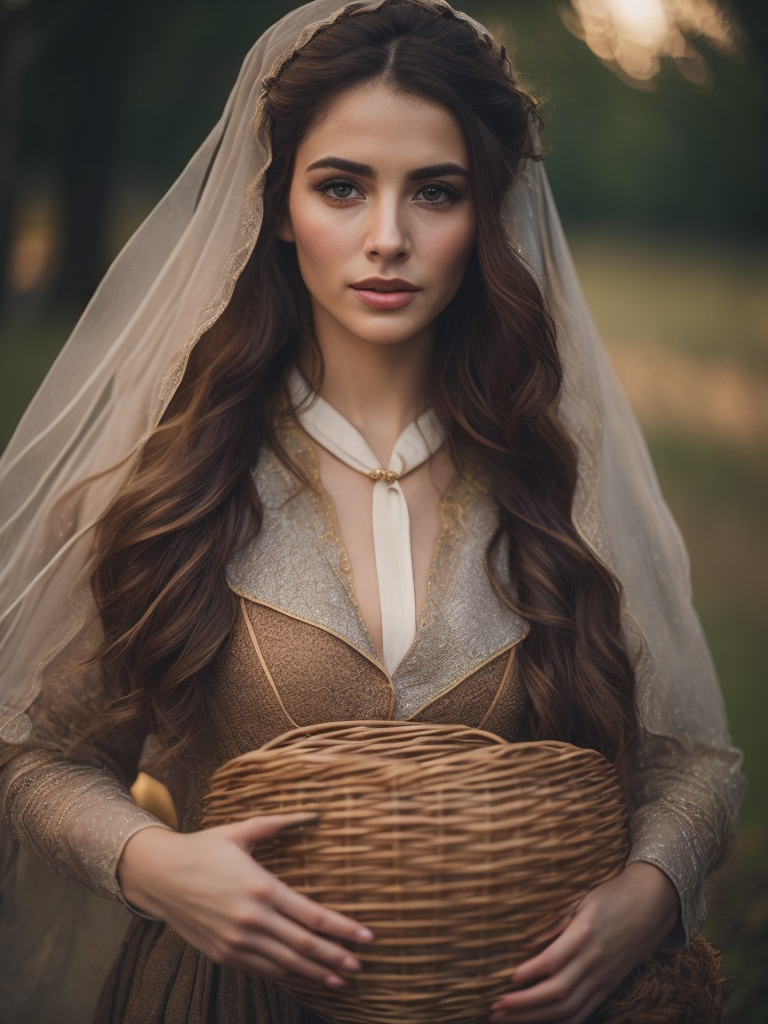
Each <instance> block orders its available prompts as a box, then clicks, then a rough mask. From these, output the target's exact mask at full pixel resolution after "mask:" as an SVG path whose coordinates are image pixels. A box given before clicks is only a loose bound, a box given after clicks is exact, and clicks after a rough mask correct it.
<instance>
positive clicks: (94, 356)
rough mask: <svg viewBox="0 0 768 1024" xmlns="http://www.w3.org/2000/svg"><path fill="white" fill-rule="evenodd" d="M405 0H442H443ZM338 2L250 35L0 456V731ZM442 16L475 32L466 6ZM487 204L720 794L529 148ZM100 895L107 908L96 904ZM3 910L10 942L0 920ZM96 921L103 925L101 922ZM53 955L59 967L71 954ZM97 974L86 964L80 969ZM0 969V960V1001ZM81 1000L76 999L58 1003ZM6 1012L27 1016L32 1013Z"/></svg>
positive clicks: (619, 557)
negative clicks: (561, 371) (174, 177)
mask: <svg viewBox="0 0 768 1024" xmlns="http://www.w3.org/2000/svg"><path fill="white" fill-rule="evenodd" d="M382 2H386V0H359V2H357V3H353V4H350V5H348V7H350V8H355V9H356V10H357V11H360V12H365V11H366V10H370V9H372V8H375V7H377V6H379V5H380V3H382ZM420 2H423V3H424V4H425V5H426V6H430V7H434V6H437V7H443V8H447V5H446V4H444V3H442V0H420ZM345 9H346V8H344V7H340V5H339V4H338V0H314V2H313V3H309V4H307V5H306V6H304V7H301V8H299V9H298V10H296V11H293V12H292V13H290V14H288V15H287V16H286V17H285V18H283V19H282V20H281V21H279V22H278V23H277V24H275V25H274V26H272V28H270V29H269V30H268V31H267V32H266V33H265V34H264V35H263V36H262V37H261V38H260V39H259V40H258V42H257V43H256V44H255V45H254V47H253V48H252V49H251V51H250V52H249V54H248V55H247V57H246V59H245V62H244V64H243V67H242V69H241V72H240V74H239V77H238V79H237V82H236V84H235V86H234V88H233V90H232V93H231V95H230V97H229V100H228V102H227V105H226V107H225V109H224V113H223V115H222V118H221V120H220V122H219V123H218V124H217V125H216V127H215V128H214V129H213V131H212V132H211V134H210V135H209V137H208V138H207V139H206V140H205V142H204V143H203V145H202V146H201V148H200V149H199V150H198V152H197V153H196V154H195V156H194V157H193V158H192V160H191V161H190V163H189V164H188V166H187V167H186V168H185V170H184V171H183V173H182V174H181V176H180V177H179V179H178V181H177V182H176V183H175V184H174V186H173V187H172V188H171V189H170V191H169V192H168V193H167V195H166V196H165V197H164V198H163V200H162V201H161V202H160V203H159V204H158V206H157V207H156V208H155V209H154V210H153V211H152V213H151V214H150V215H149V217H148V218H147V219H146V221H145V222H144V223H143V224H142V226H141V227H140V228H139V229H138V231H137V232H136V233H135V234H134V236H133V237H132V238H131V239H130V241H129V242H128V243H127V245H126V246H125V248H124V249H123V251H122V252H121V253H120V255H119V256H118V258H117V259H116V260H115V262H114V264H113V265H112V267H111V268H110V270H109V272H108V273H107V275H106V277H105V278H104V281H103V282H102V284H101V285H100V287H99V289H98V290H97V292H96V294H95V295H94V297H93V299H92V300H91V302H90V304H89V305H88V307H87V309H86V310H85V312H84V313H83V315H82V317H81V319H80V321H79V323H78V324H77V326H76V327H75V329H74V331H73V332H72V335H71V337H70V339H69V341H68V342H67V344H66V346H65V347H64V349H63V351H62V352H61V355H60V356H59V358H58V359H57V361H56V363H55V364H54V366H53V368H52V369H51V371H50V373H49V374H48V376H47V377H46V379H45V381H44V383H43V385H42V386H41V388H40V390H39V392H38V394H37V395H36V397H35V398H34V400H33V401H32V403H31V404H30V406H29V409H28V410H27V412H26V414H25V416H24V418H23V419H22V421H21V423H20V424H19V427H18V429H17V431H16V433H15V435H14V437H13V439H12V440H11V442H10V444H9V445H8V448H7V449H6V451H5V453H4V455H3V457H2V459H1V460H0V551H1V552H2V558H0V680H1V682H0V740H2V741H4V742H6V743H9V744H17V743H22V742H25V741H26V740H28V739H30V738H31V737H30V720H29V718H28V716H27V714H26V712H27V710H28V708H29V707H30V705H31V703H32V702H33V701H34V700H35V698H36V696H37V695H38V694H39V693H40V691H41V690H42V689H44V688H45V687H49V686H50V687H57V686H65V685H67V671H68V669H67V666H68V665H70V664H72V663H73V661H74V660H76V657H75V658H73V655H75V656H77V655H78V654H80V653H84V652H85V651H87V650H88V649H89V645H90V644H92V638H91V636H90V633H91V629H92V620H93V603H92V599H91V596H90V592H89V588H88V561H89V554H90V546H91V543H92V537H93V528H94V524H95V523H96V521H97V520H98V518H99V516H100V515H101V513H102V512H103V511H104V509H105V508H106V506H107V505H108V503H109V502H110V500H111V498H112V497H113V495H114V494H115V493H116V492H117V491H118V489H119V488H120V486H121V484H122V482H123V481H124V479H125V477H126V475H127V473H128V472H129V470H130V468H131V466H132V464H133V462H134V460H135V458H136V455H137V453H138V452H140V450H141V447H142V445H143V444H144V443H145V441H146V439H147V437H148V435H149V433H150V432H151V430H152V429H153V427H154V426H155V425H156V423H157V422H158V420H159V418H160V416H161V414H162V412H163V410H164V408H165V407H166V405H167V403H168V401H169V399H170V397H171V396H172V394H173V392H174V389H175V388H176V386H177V385H178V383H179V381H180V379H181V375H182V373H183V369H184V365H185V361H186V358H187V356H188V354H189V352H190V350H191V348H192V347H193V346H194V344H195V342H196V341H197V339H198V338H199V337H200V336H201V334H202V333H203V332H204V331H205V330H206V328H207V327H209V326H210V325H211V324H212V323H213V322H214V321H215V320H216V318H217V317H218V316H219V315H220V314H221V312H222V310H223V309H224V307H225V306H226V304H227V302H228V300H229V297H230V296H231V293H232V289H233V287H234V284H235V281H236V280H237V277H238V275H239V273H240V272H241V271H242V269H243V267H244V265H245V263H246V261H247V259H248V257H249V256H250V254H251V252H252V250H253V247H254V244H255V242H256V239H257V236H258V232H259V227H260V223H261V190H262V182H263V176H264V173H265V170H266V167H267V164H268V161H269V152H268V138H267V135H266V132H265V130H264V124H263V121H262V105H261V94H262V83H263V81H264V79H265V78H267V77H268V76H270V75H272V74H274V73H275V72H276V71H277V70H278V68H279V67H280V65H281V63H282V62H283V61H284V60H285V59H286V58H287V57H288V56H289V55H290V54H291V53H292V52H293V51H294V50H295V49H297V48H300V47H301V46H302V45H303V44H304V43H305V42H306V41H307V40H308V39H310V38H311V37H312V35H313V34H314V32H315V31H316V30H317V29H318V28H319V27H320V26H321V25H323V24H327V23H328V22H329V21H332V20H334V18H335V17H337V16H338V15H339V14H340V13H341V11H342V10H345ZM447 9H448V10H450V8H447ZM456 16H457V17H461V18H465V19H466V20H467V21H470V22H471V24H472V25H473V26H474V27H475V28H476V30H477V31H478V32H479V33H481V34H482V35H484V36H485V35H486V33H485V30H484V29H483V28H482V26H480V25H478V24H477V23H476V22H473V21H471V19H469V18H466V16H465V15H461V14H457V15H456ZM504 220H505V223H506V225H507V230H508V234H509V239H510V242H511V244H513V245H515V247H516V248H517V249H518V251H520V252H521V254H522V255H523V256H524V258H525V259H526V260H527V261H528V263H529V264H530V266H531V267H532V269H533V270H534V272H535V274H536V276H537V278H538V280H539V282H540V284H541V287H542V289H543V291H544V294H545V296H546V298H547V301H548V303H549V305H550V308H551V310H552V312H553V313H554V316H555V319H556V321H557V325H558V331H559V344H560V349H561V355H562V359H563V363H564V368H565V386H564V390H563V394H562V398H561V401H560V406H559V415H560V416H561V418H562V420H563V422H564V423H565V425H566V426H567V427H568V428H569V430H570V431H571V434H572V436H573V437H574V439H575V441H576V443H577V446H578V450H579V484H578V489H577V496H576V502H575V506H574V521H575V523H576V526H577V528H578V530H579V531H580V533H581V534H582V536H583V537H584V538H585V540H586V541H587V542H588V543H589V545H590V546H591V547H592V548H593V549H594V551H595V552H596V553H597V554H598V556H599V557H600V558H601V559H602V560H603V561H604V562H605V563H606V564H607V565H608V566H610V568H611V569H612V570H613V572H614V573H615V574H616V576H617V577H618V578H619V580H620V581H621V584H622V587H623V592H624V605H623V609H624V624H625V632H626V636H627V640H628V644H629V646H630V651H631V655H632V658H633V662H634V664H635V668H636V672H637V680H638V705H639V711H640V717H641V723H642V726H643V727H644V729H645V730H646V731H647V732H648V733H651V734H655V735H657V736H666V737H670V738H672V739H673V740H674V742H675V743H679V744H681V745H682V746H683V747H684V748H685V749H686V750H688V751H695V750H697V749H701V748H711V749H715V750H718V751H720V752H721V754H720V766H721V774H722V778H721V780H720V784H719V790H720V796H721V799H722V801H723V802H724V803H725V804H728V805H730V806H732V807H733V806H735V805H736V804H737V802H738V798H739V794H740V787H741V783H740V776H739V773H738V756H737V753H736V752H735V751H733V749H732V748H731V747H730V740H729V738H728V734H727V729H726V723H725V717H724V712H723V707H722V701H721V697H720V693H719V688H718V684H717V679H716V676H715V672H714V668H713V665H712V662H711V659H710V656H709V653H708V650H707V647H706V644H705V642H704V640H703V637H702V634H701V629H700V626H699V623H698V620H697V618H696V616H695V613H694V611H693V609H692V606H691V595H690V583H689V569H688V562H687V557H686V553H685V549H684V546H683V543H682V541H681V538H680V536H679V533H678V531H677V529H676V527H675V525H674V523H673V522H672V519H671V517H670V515H669V512H668V510H667V508H666V505H665V504H664V501H663V499H662V497H661V495H660V492H659V488H658V485H657V482H656V478H655V475H654V472H653V469H652V467H651V464H650V460H649V457H648V453H647V450H646V447H645V444H644V442H643V440H642V437H641V435H640V432H639V430H638V427H637V425H636V423H635V420H634V418H633V416H632V413H631V411H630V410H629V408H628V406H627V403H626V401H625V399H624V397H623V395H622V393H621V391H620V389H619V387H618V385H617V383H616V381H615V379H614V376H613V373H612V371H611V369H610V366H609V364H608V362H607V358H606V356H605V353H604V351H603V349H602V346H601V343H600V340H599V338H598V335H597V332H596V330H595V327H594V324H593V321H592V319H591V317H590V314H589V312H588V310H587V308H586V305H585V302H584V299H583V296H582V293H581V289H580V287H579V283H578V279H577V276H576V273H575V270H574V268H573V264H572V262H571V259H570V255H569V252H568V248H567V245H566V242H565V240H564V238H563V235H562V230H561V227H560V222H559V219H558V216H557V211H556V209H555V206H554V202H553V200H552V197H551V194H550V191H549V187H548V184H547V181H546V176H545V172H544V169H543V167H542V166H541V164H539V163H528V164H527V166H526V167H525V168H524V169H523V172H522V174H521V178H520V181H519V182H518V183H516V185H515V187H514V188H513V189H512V190H511V192H510V194H509V196H508V198H507V200H506V205H505V210H504ZM5 838H6V840H7V839H8V837H7V836H6V837H5ZM14 865H15V867H14ZM30 871H32V872H34V871H35V869H34V868H32V867H30V866H29V865H28V864H27V862H26V859H21V860H19V861H16V860H15V859H14V857H13V855H12V848H11V845H10V844H9V843H8V842H6V843H5V844H4V848H3V856H2V857H0V885H1V886H2V894H3V898H4V904H3V906H2V908H0V955H3V954H4V952H5V951H6V950H11V951H13V950H16V951H18V950H20V949H25V948H26V949H28V950H31V949H32V948H36V949H37V954H36V958H35V957H32V959H31V961H30V959H29V957H28V958H27V959H26V961H25V964H26V966H25V972H27V973H28V979H27V980H31V979H32V977H33V976H40V975H41V973H45V972H47V973H48V978H49V980H50V978H51V977H52V976H56V975H57V974H58V975H59V976H61V972H62V971H63V970H64V966H62V963H61V962H58V968H56V967H55V966H54V965H53V963H52V961H50V960H46V957H47V956H49V955H51V954H52V953H53V955H54V958H55V957H58V961H61V948H62V947H61V944H62V943H64V944H67V946H68V948H69V944H70V942H71V940H70V939H67V938H66V936H65V930H62V929H64V926H63V925H62V929H60V930H59V931H56V932H55V934H56V935H57V944H58V953H56V952H55V951H52V950H51V949H50V948H48V947H45V946H44V945H43V946H39V947H33V944H32V942H31V941H30V940H28V939H27V938H25V937H24V934H23V933H24V922H25V920H28V919H27V918H26V917H25V915H24V914H23V913H21V912H20V911H19V910H18V906H19V904H17V903H15V902H14V901H13V900H12V899H11V900H9V896H8V894H9V892H10V886H11V881H12V877H13V875H14V873H15V872H21V873H23V874H25V875H26V874H28V873H29V872H30ZM3 872H4V875H5V877H4V878H3V876H2V875H3ZM30 884H37V883H30ZM62 884H63V883H62ZM69 888H70V889H71V888H72V887H69ZM75 892H77V891H76V890H75ZM78 901H79V902H78ZM89 901H91V902H92V903H98V901H95V900H93V899H92V898H91V897H89V896H87V894H82V895H80V894H78V895H72V896H71V898H70V900H69V902H67V900H66V899H64V900H63V902H62V904H61V905H60V907H59V913H58V915H57V921H65V920H66V918H67V915H69V925H70V926H71V928H72V929H75V930H76V929H77V928H78V927H82V920H81V919H80V918H79V917H78V914H86V918H87V921H88V924H87V929H88V931H89V932H91V933H92V934H96V935H98V934H99V928H101V927H102V925H100V924H99V923H98V920H101V917H100V915H99V914H98V912H97V911H93V912H91V911H90V910H88V911H87V912H86V911H84V910H76V907H78V906H85V905H86V904H87V905H88V906H90V903H89ZM14 907H15V908H17V909H15V910H14ZM104 908H105V909H104V915H106V916H111V917H112V918H113V919H115V914H114V911H115V908H114V907H111V906H110V905H108V904H104ZM119 914H120V912H118V918H117V919H116V921H117V923H116V926H115V927H112V932H113V939H112V940H110V941H113V942H114V941H116V940H115V939H114V934H115V933H116V928H117V929H119V927H120V926H121V921H120V919H119ZM9 915H10V917H9ZM9 921H12V922H13V928H14V932H13V936H12V937H11V940H10V944H8V942H7V941H6V940H5V939H4V938H3V935H2V929H3V928H6V929H7V926H8V924H9ZM58 927H59V925H58V924H57V928H58ZM103 927H104V929H105V931H104V934H105V935H106V933H107V931H108V930H109V926H108V925H104V926H103ZM7 934H9V933H8V932H7V931H6V935H7ZM26 942H29V944H28V945H25V943H26ZM48 945H49V946H51V944H50V943H49V944H48ZM106 945H107V946H108V945H109V942H108V941H107V942H106ZM30 956H31V953H30ZM17 959H18V957H17ZM35 960H36V962H35ZM9 963H11V961H8V960H6V967H5V970H6V972H8V971H10V970H11V968H10V967H9V966H8V965H9ZM67 970H73V968H72V966H71V963H70V967H69V968H67ZM88 973H89V971H88V969H87V965H86V974H88ZM90 973H94V972H93V971H90ZM95 973H96V974H98V971H96V972H95ZM17 978H18V976H17ZM100 980H101V979H100V978H99V977H96V978H94V979H93V984H94V985H96V987H98V984H100ZM6 985H8V986H9V988H8V989H6V988H5V986H6ZM11 987H14V988H15V981H14V979H12V980H11V983H9V982H6V981H5V980H4V979H0V997H3V1001H4V1002H5V999H4V997H5V995H6V991H10V988H11ZM5 1005H6V1006H10V1005H11V1004H10V1003H8V1002H5ZM8 1012H9V1013H11V1012H12V1011H10V1010H9V1011H8ZM40 1012H41V1016H40V1018H39V1019H40V1020H43V1019H46V1017H45V1013H46V1011H45V1010H44V1009H43V1010H41V1011H40ZM84 1016H85V1015H84V1014H83V1012H82V1006H81V1007H80V1012H79V1015H77V1013H76V1014H75V1015H74V1016H73V1017H72V1018H71V1019H72V1021H81V1020H83V1019H84ZM54 1018H55V1019H57V1020H59V1021H60V1022H61V1024H65V1022H66V1020H67V1018H66V1017H65V1016H62V1015H60V1014H51V1016H50V1017H49V1018H47V1019H54ZM2 1019H5V1018H2ZM11 1019H13V1020H18V1019H20V1018H19V1016H18V1014H15V1015H13V1016H9V1017H8V1020H9V1021H10V1020H11ZM24 1019H25V1020H28V1021H30V1024H31V1021H32V1020H33V1019H34V1018H32V1017H25V1018H24Z"/></svg>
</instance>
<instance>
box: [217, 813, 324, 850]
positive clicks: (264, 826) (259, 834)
mask: <svg viewBox="0 0 768 1024" xmlns="http://www.w3.org/2000/svg"><path fill="white" fill-rule="evenodd" d="M317 819H318V815H317V814H312V813H298V814H269V815H260V816H259V817H255V818H246V819H245V821H238V822H235V823H234V824H233V825H220V826H219V830H220V831H221V832H222V833H223V834H224V835H226V836H228V838H230V839H231V840H232V841H233V842H235V843H237V845H238V846H240V847H242V849H244V850H245V851H246V852H247V853H250V852H251V850H252V849H253V847H254V846H256V844H257V843H263V842H264V840H265V839H271V838H272V837H273V836H276V835H277V833H278V832H282V831H283V830H284V829H286V828H298V827H299V826H301V825H309V824H310V823H311V822H313V821H317Z"/></svg>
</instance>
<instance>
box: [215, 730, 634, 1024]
mask: <svg viewBox="0 0 768 1024" xmlns="http://www.w3.org/2000/svg"><path fill="white" fill-rule="evenodd" d="M293 811H319V812H320V818H319V820H318V821H317V823H313V824H311V825H309V826H307V827H305V828H303V829H299V830H291V831H290V832H288V833H286V834H284V835H283V836H281V837H279V838H278V839H277V840H275V841H273V842H272V843H270V844H268V845H265V846H264V847H262V848H260V850H259V854H258V856H259V862H260V863H261V864H263V865H264V866H265V867H266V868H268V869H269V870H271V871H273V872H274V873H275V874H276V875H278V877H280V878H281V879H283V881H285V882H287V883H288V884H289V885H291V886H293V887H294V888H296V889H297V890H298V891H300V892H303V893H305V894H306V895H308V896H311V897H312V898H314V899H316V900H318V901H319V902H320V903H322V904H324V905H326V906H329V907H333V908H334V909H336V910H339V911H341V912H343V913H347V914H349V915H351V916H353V917H354V918H355V920H357V921H359V922H360V923H361V924H364V925H366V926H368V927H369V928H371V929H372V931H373V932H374V934H375V936H376V939H375V941H374V942H373V943H372V944H371V945H370V946H368V945H361V946H359V947H357V948H356V950H355V952H356V953H357V955H358V956H359V958H360V960H361V961H362V964H363V970H362V971H361V973H360V975H359V976H357V977H356V978H355V979H354V980H353V981H352V982H351V984H350V985H349V986H348V987H347V988H346V989H344V990H341V991H330V990H329V989H326V988H324V987H322V986H320V985H315V984H313V983H311V982H308V981H304V980H295V981H291V982H290V983H289V984H288V985H287V986H286V987H288V988H290V989H291V991H293V992H294V993H295V994H296V996H297V998H298V999H299V1000H300V1002H302V1003H303V1004H305V1005H306V1006H309V1007H311V1008H313V1009H315V1010H317V1011H318V1012H320V1013H322V1014H324V1015H326V1016H329V1017H330V1018H332V1019H333V1020H334V1021H339V1022H341V1021H347V1022H359V1024H432V1022H434V1021H440V1022H441V1024H461V1022H476V1021H478V1020H480V1019H484V1018H486V1017H487V1014H488V1008H489V1006H490V1004H491V1003H492V1002H493V1001H494V999H495V998H497V997H498V996H500V995H502V994H503V993H504V992H506V991H508V990H509V980H510V970H511V968H513V967H514V966H515V965H516V964H518V963H520V962H521V961H523V960H524V959H527V958H528V957H530V956H531V955H532V954H533V952H535V951H536V950H537V949H538V948H540V947H541V946H542V945H543V944H544V943H545V942H546V941H547V940H548V939H551V937H552V936H553V935H554V934H556V933H557V932H558V931H559V930H560V929H561V928H562V927H563V925H564V923H565V920H566V919H567V916H568V914H569V911H570V910H571V908H572V907H573V906H574V903H575V902H577V901H578V900H579V899H580V898H581V897H582V896H584V894H585V893H586V892H587V891H588V890H589V889H591V888H593V887H594V886H595V885H598V884H600V883H601V882H604V881H606V880H607V879H609V878H611V877H612V876H614V875H615V874H617V873H618V871H619V870H620V869H621V867H622V865H623V863H624V860H625V858H626V852H627V828H626V821H625V813H624V809H623V804H622V800H621V797H620V794H619V788H618V784H617V780H616V777H615V773H614V771H613V769H612V767H611V766H610V765H609V764H608V762H607V761H606V760H605V759H604V758H603V757H602V756H601V755H599V754H597V753H596V752H595V751H591V750H582V749H578V748H576V747H572V746H570V745H568V744H565V743H555V742H541V743H518V744H509V743H506V742H505V741H503V740H501V739H500V738H499V737H498V736H494V735H492V734H490V733H484V732H481V731H479V730H476V729H469V728H466V727H463V726H443V725H422V724H411V723H400V722H354V723H349V722H346V723H344V722H342V723H333V724H329V725H322V726H311V727H308V728H304V729H296V730H294V731H292V732H290V733H286V734H285V735H284V736H281V737H278V739H276V740H274V741H273V742H271V743H269V744H267V745H266V746H265V747H263V748H262V749H261V750H259V751H255V752H253V753H249V754H245V755H243V756H242V757H238V758H235V759H234V760H233V761H230V762H229V763H228V764H226V765H224V766H223V767H222V768H220V769H219V770H218V771H217V772H216V773H215V775H214V776H213V779H212V782H211V789H210V793H209V794H208V796H207V798H206V816H205V825H206V826H212V825H219V824H224V823H226V822H231V821H237V820H241V819H243V818H246V817H248V816H250V815H253V814H273V813H278V812H280V813H283V812H293Z"/></svg>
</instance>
